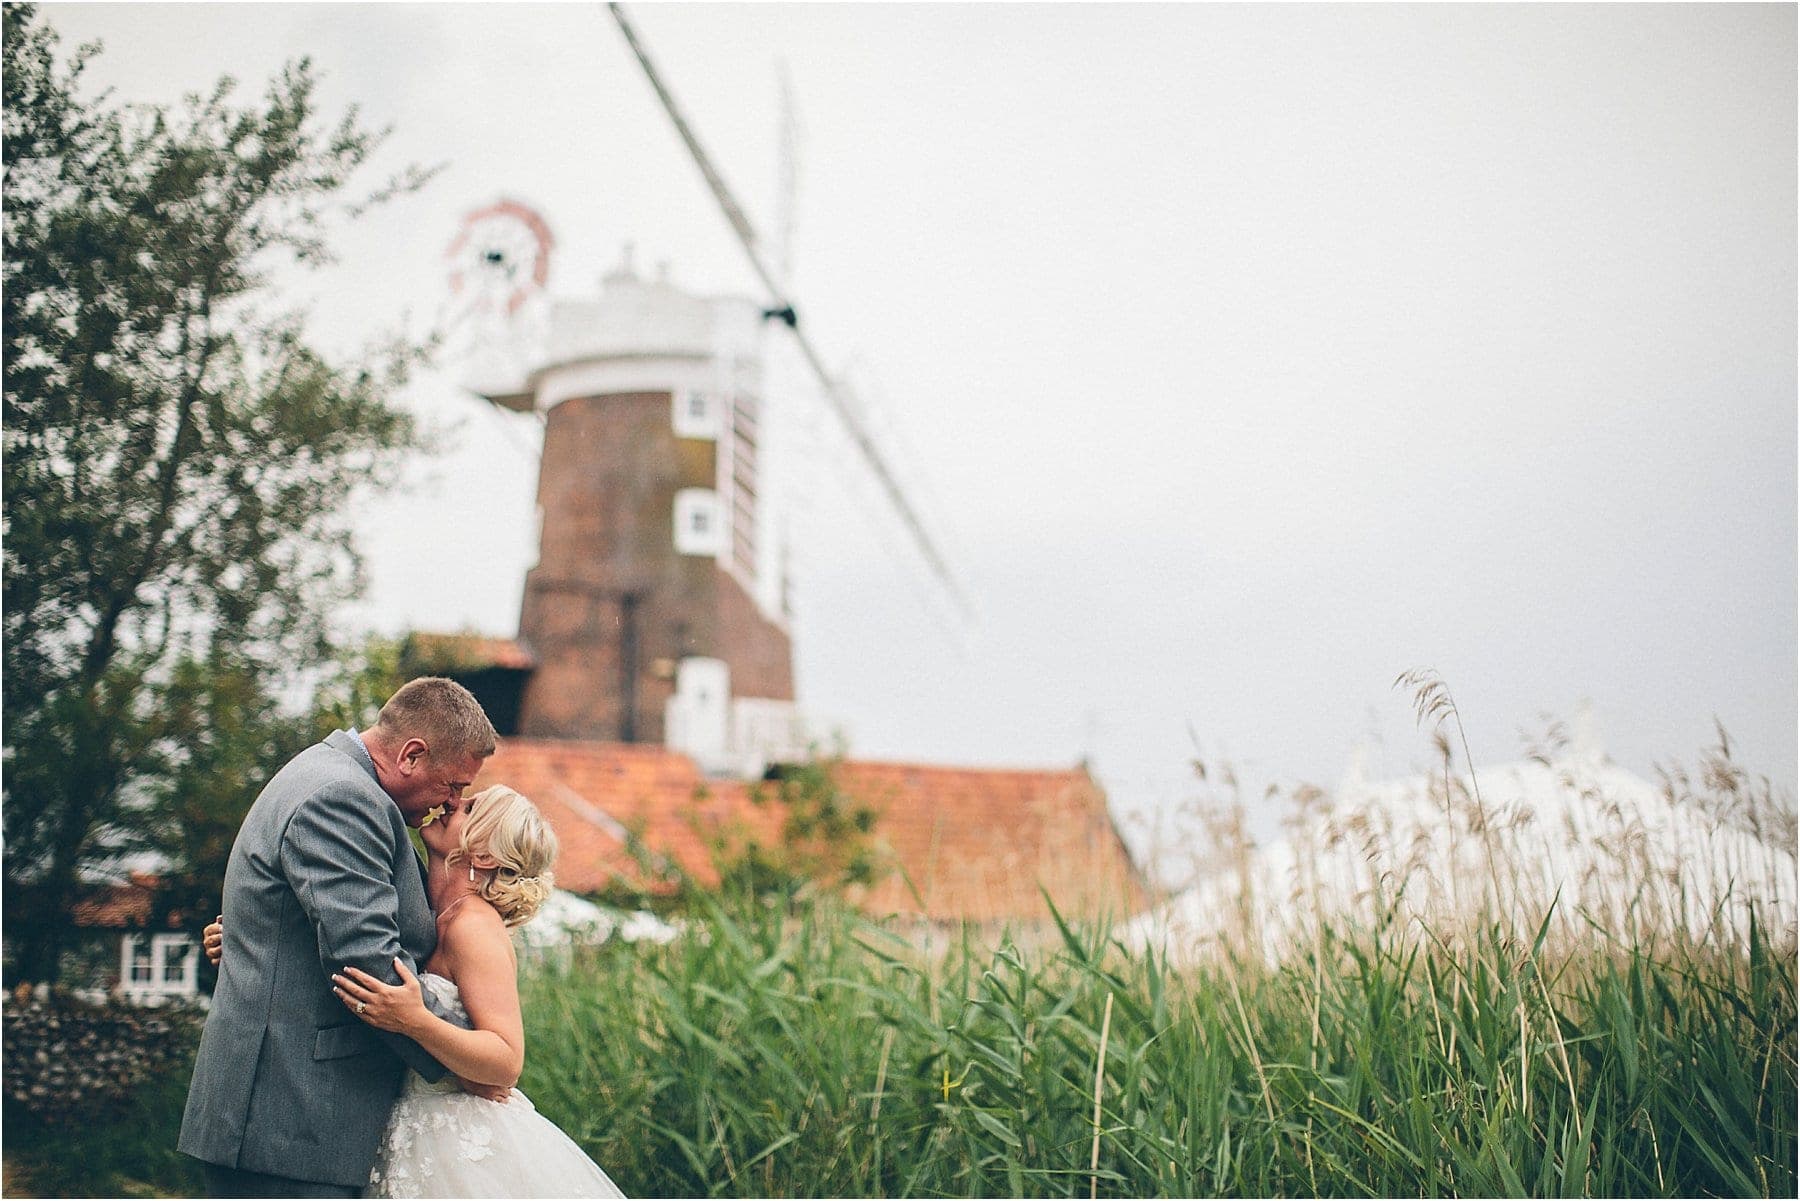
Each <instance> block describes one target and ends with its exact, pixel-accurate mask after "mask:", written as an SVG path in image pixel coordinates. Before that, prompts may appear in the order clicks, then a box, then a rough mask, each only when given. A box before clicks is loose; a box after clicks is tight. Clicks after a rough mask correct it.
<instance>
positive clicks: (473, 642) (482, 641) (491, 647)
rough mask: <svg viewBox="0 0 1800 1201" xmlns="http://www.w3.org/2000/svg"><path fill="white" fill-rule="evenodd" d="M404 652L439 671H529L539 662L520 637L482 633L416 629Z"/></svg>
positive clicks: (407, 641) (411, 660) (415, 660)
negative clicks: (488, 668) (499, 669)
mask: <svg viewBox="0 0 1800 1201" xmlns="http://www.w3.org/2000/svg"><path fill="white" fill-rule="evenodd" d="M405 655H406V658H407V660H408V662H410V663H412V664H414V665H416V666H418V667H420V668H428V669H431V670H436V671H474V670H476V669H478V668H484V667H504V668H507V669H508V670H511V671H530V670H531V669H532V668H534V667H536V666H537V660H536V659H534V658H532V657H531V652H530V651H528V650H526V649H525V647H524V646H523V645H521V644H520V643H519V642H518V641H517V640H515V639H512V638H489V637H487V636H485V635H482V634H420V633H415V634H412V635H409V636H408V637H407V640H406V648H405Z"/></svg>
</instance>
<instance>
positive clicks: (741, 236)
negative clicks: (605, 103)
mask: <svg viewBox="0 0 1800 1201" xmlns="http://www.w3.org/2000/svg"><path fill="white" fill-rule="evenodd" d="M606 7H607V9H608V10H609V11H610V12H611V13H612V15H613V20H614V21H616V22H617V23H618V26H619V32H620V33H622V34H624V35H625V41H626V44H627V45H629V46H630V47H631V53H632V54H633V56H635V57H636V59H637V61H638V66H640V67H642V68H643V71H644V77H645V78H646V79H647V80H649V81H650V87H651V89H652V90H653V91H655V93H656V98H657V100H659V101H660V102H661V103H662V106H663V111H664V112H666V113H667V114H668V115H669V120H670V122H671V123H672V124H673V125H674V126H675V132H676V133H677V134H679V135H680V136H681V140H682V142H683V143H684V144H685V145H686V146H687V149H688V154H689V155H690V156H691V157H692V158H693V160H694V165H695V166H696V167H698V168H699V169H700V174H701V176H702V177H703V178H704V179H705V180H706V186H707V187H708V188H709V189H711V191H712V194H713V199H715V200H717V201H718V202H719V209H720V211H722V212H723V213H724V214H725V220H726V221H727V222H728V223H729V224H730V225H731V228H732V232H733V233H735V234H736V235H737V239H738V244H739V245H741V246H742V247H743V248H744V254H745V255H746V256H748V257H749V259H750V266H751V268H752V269H753V270H755V272H756V275H757V278H758V279H760V280H761V281H762V284H763V287H764V288H765V289H767V291H768V294H769V307H768V310H767V312H768V314H769V315H770V316H772V317H777V318H779V319H780V320H781V321H782V322H783V323H784V324H785V325H786V326H787V327H788V329H789V330H790V331H791V332H792V333H793V336H794V342H795V345H797V346H798V347H799V348H800V353H801V355H802V356H803V357H804V358H805V359H806V362H807V365H808V366H809V367H811V368H812V372H813V375H814V376H815V377H817V379H818V381H819V386H820V388H822V389H823V390H824V393H825V397H826V399H827V400H829V401H830V402H831V407H832V409H833V410H834V411H835V412H836V413H837V416H838V420H839V421H840V422H842V423H843V426H844V430H845V432H847V433H848V434H849V435H850V440H851V442H852V443H854V444H855V446H856V449H857V450H858V451H859V452H860V453H861V454H862V458H863V462H864V464H865V465H866V466H867V467H868V468H869V471H870V473H871V474H873V475H874V476H875V478H876V480H877V481H878V482H879V483H880V484H881V487H882V491H883V492H885V493H886V494H887V499H888V502H889V503H890V504H892V505H893V506H894V511H895V512H896V513H897V514H899V517H900V520H901V522H902V523H903V524H904V525H905V526H906V528H907V531H908V532H909V533H910V534H911V535H912V541H913V545H914V547H915V548H916V549H917V550H918V552H919V554H920V555H921V556H922V557H923V558H924V560H925V562H926V564H927V566H929V567H930V568H931V570H932V573H933V574H934V575H936V576H937V579H938V582H939V583H940V584H941V585H943V588H944V590H945V591H946V592H947V593H949V595H950V597H951V599H952V600H953V601H955V603H956V605H957V607H958V608H959V609H961V610H962V612H963V614H964V615H965V616H967V615H968V614H969V612H970V610H969V603H968V600H967V599H966V598H965V597H964V596H963V593H962V589H961V588H959V587H958V586H957V583H956V579H955V576H954V575H953V574H952V573H951V571H950V567H949V565H948V564H947V563H946V562H945V561H944V557H943V555H942V554H940V553H939V552H938V549H937V545H936V544H935V543H934V542H933V541H932V540H931V536H930V535H929V534H927V533H926V532H925V525H924V522H922V521H921V520H920V519H919V515H918V514H917V513H916V512H915V511H914V510H913V507H912V504H911V503H910V502H909V501H908V500H907V499H906V495H905V493H903V492H902V491H901V490H900V485H899V483H898V482H897V481H896V480H895V479H894V475H893V472H892V471H890V470H889V468H888V465H887V461H886V460H885V459H884V458H882V456H881V452H880V451H879V450H878V449H877V448H876V446H875V442H874V439H873V438H871V437H870V435H869V430H868V427H867V426H866V425H865V424H864V422H863V420H862V417H861V415H860V414H859V412H858V411H857V409H856V407H855V405H854V403H853V402H852V401H851V399H850V397H849V395H848V393H847V390H846V389H845V387H844V385H843V383H842V381H840V380H839V379H838V378H837V377H836V376H834V375H832V373H831V372H829V371H827V370H826V369H825V363H824V361H823V360H822V359H821V358H820V357H819V352H818V351H817V350H816V349H815V348H814V347H813V344H812V340H811V339H810V338H808V337H807V336H806V334H805V333H803V332H802V331H801V329H800V325H799V318H798V316H797V315H796V313H795V307H794V302H793V298H792V296H790V295H789V293H788V290H787V287H786V281H785V279H784V278H783V277H782V276H779V275H777V274H776V272H775V270H774V269H773V268H772V267H771V265H770V264H769V262H768V260H767V259H766V258H765V257H764V255H763V252H762V250H761V249H760V248H759V246H758V244H757V237H756V230H755V229H754V228H753V227H752V226H751V224H750V218H749V217H748V216H746V215H745V213H744V209H743V206H742V205H740V204H738V202H737V198H736V197H735V196H733V195H732V193H731V188H730V187H729V186H728V185H727V184H726V182H725V179H724V177H723V176H721V175H720V174H719V172H718V169H717V168H716V167H714V166H713V163H712V159H710V158H709V157H708V156H707V153H706V150H705V148H704V147H702V146H701V145H700V139H699V137H698V136H697V135H696V134H695V133H694V131H693V128H692V126H690V125H689V124H688V121H687V118H686V117H685V116H683V115H682V112H681V107H680V105H678V104H677V103H676V102H675V97H674V96H673V95H672V94H671V93H670V91H669V89H668V87H667V85H665V84H664V83H663V80H662V77H661V76H660V75H658V74H657V72H656V67H655V66H654V65H653V64H652V63H651V62H650V55H649V53H648V52H647V51H645V49H644V46H643V43H642V42H640V41H639V40H638V36H637V32H636V31H635V30H634V29H633V28H632V27H631V22H630V21H628V20H627V19H626V17H625V10H624V9H623V8H621V7H620V6H619V5H618V4H617V3H609V4H607V6H606Z"/></svg>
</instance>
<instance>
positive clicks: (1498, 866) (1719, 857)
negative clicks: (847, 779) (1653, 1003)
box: [1121, 753, 1796, 959]
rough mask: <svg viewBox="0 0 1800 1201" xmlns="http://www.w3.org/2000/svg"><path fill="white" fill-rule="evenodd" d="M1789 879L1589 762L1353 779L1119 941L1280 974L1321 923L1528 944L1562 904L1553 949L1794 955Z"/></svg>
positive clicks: (1682, 806)
mask: <svg viewBox="0 0 1800 1201" xmlns="http://www.w3.org/2000/svg"><path fill="white" fill-rule="evenodd" d="M1477 788H1478V789H1479V800H1478V799H1477ZM1788 828H1789V829H1791V826H1790V827H1788ZM1795 875H1796V865H1795V858H1794V847H1793V846H1792V845H1791V839H1790V838H1789V837H1787V836H1784V835H1783V834H1781V833H1780V832H1778V831H1775V830H1764V831H1760V832H1759V831H1757V830H1755V829H1753V828H1751V825H1750V824H1749V823H1748V822H1747V821H1745V820H1743V818H1742V816H1741V815H1740V816H1738V817H1730V816H1727V815H1723V814H1719V813H1716V812H1710V811H1708V810H1707V809H1706V808H1705V807H1703V806H1702V805H1700V804H1698V803H1695V802H1694V801H1693V800H1692V799H1691V798H1687V797H1675V796H1672V795H1671V794H1670V792H1669V791H1665V790H1663V789H1659V788H1658V787H1656V786H1655V785H1653V784H1651V783H1650V782H1649V781H1647V780H1645V779H1643V778H1642V777H1641V776H1637V775H1635V774H1633V773H1631V772H1629V771H1627V770H1625V769H1624V768H1621V767H1618V766H1616V765H1614V764H1611V763H1608V762H1606V761H1605V759H1604V758H1603V757H1602V756H1600V755H1598V754H1594V753H1588V754H1576V755H1571V756H1568V757H1566V758H1563V759H1560V760H1556V761H1538V760H1531V761H1527V762H1521V763H1512V764H1506V765H1501V766H1495V767H1484V768H1480V769H1478V770H1477V772H1476V773H1475V776H1474V778H1473V780H1471V778H1470V777H1469V776H1466V775H1465V776H1462V777H1460V778H1456V777H1452V778H1450V779H1449V780H1448V781H1447V780H1446V778H1445V777H1444V776H1441V775H1439V776H1435V777H1433V776H1425V775H1421V776H1414V777H1411V778H1408V779H1400V780H1390V781H1382V782H1375V783H1369V782H1364V781H1362V780H1360V779H1358V778H1356V777H1355V776H1354V774H1353V777H1352V778H1351V779H1350V780H1347V781H1346V782H1345V783H1344V784H1343V785H1341V786H1340V788H1339V791H1338V794H1337V795H1336V796H1335V797H1329V796H1327V797H1323V798H1322V803H1321V804H1320V805H1319V806H1317V807H1316V808H1315V809H1314V810H1313V811H1312V812H1311V813H1310V814H1309V815H1308V816H1307V817H1305V818H1304V819H1303V820H1301V821H1299V822H1297V823H1295V825H1294V827H1293V828H1292V829H1290V831H1289V832H1288V834H1287V835H1286V836H1284V837H1282V838H1279V839H1277V840H1275V841H1273V842H1271V843H1269V844H1268V845H1266V846H1263V847H1259V848H1255V849H1253V850H1251V851H1250V852H1249V854H1248V855H1246V856H1245V857H1244V860H1243V863H1242V864H1241V865H1240V866H1239V867H1236V868H1230V869H1227V870H1225V871H1222V872H1220V873H1218V874H1215V875H1214V876H1212V877H1211V878H1209V879H1207V880H1206V881H1203V882H1202V883H1201V884H1199V885H1197V886H1195V887H1193V888H1191V889H1189V890H1187V891H1186V892H1183V893H1181V894H1180V895H1178V896H1176V897H1175V898H1174V899H1173V900H1171V901H1169V902H1168V903H1166V904H1165V905H1163V906H1161V907H1160V908H1158V909H1155V910H1153V911H1151V912H1149V913H1146V914H1143V915H1141V916H1139V917H1138V918H1136V919H1134V920H1132V921H1131V922H1128V923H1127V924H1126V925H1125V926H1124V927H1123V928H1122V929H1121V937H1122V938H1123V940H1124V941H1125V942H1126V943H1127V944H1128V945H1130V946H1133V947H1139V948H1141V947H1144V946H1146V945H1148V946H1156V947H1159V948H1164V949H1166V950H1167V951H1168V952H1169V954H1170V955H1171V956H1173V957H1175V958H1191V957H1194V956H1196V955H1200V954H1204V953H1205V952H1206V951H1207V950H1208V949H1210V948H1217V947H1220V946H1223V945H1236V946H1240V947H1248V948H1252V949H1260V950H1261V951H1262V953H1263V954H1264V955H1265V956H1267V957H1269V958H1270V959H1275V958H1277V957H1279V956H1280V954H1281V952H1282V950H1283V948H1284V947H1285V946H1288V945H1291V944H1292V943H1293V942H1294V941H1295V940H1296V939H1299V938H1302V937H1305V936H1306V935H1307V934H1308V933H1309V932H1310V931H1311V930H1312V929H1313V928H1314V922H1315V920H1317V919H1320V918H1322V919H1323V920H1325V921H1326V922H1331V923H1336V924H1340V925H1341V924H1344V923H1346V922H1348V923H1361V924H1367V923H1368V922H1371V921H1373V920H1374V919H1375V918H1376V917H1377V916H1378V915H1380V914H1382V913H1384V912H1392V913H1396V914H1398V915H1399V916H1401V917H1402V918H1404V919H1405V920H1406V921H1407V922H1408V923H1419V924H1422V925H1424V926H1425V927H1427V928H1429V929H1431V930H1433V931H1437V932H1440V933H1447V932H1449V931H1451V930H1453V929H1456V928H1457V927H1458V926H1459V925H1462V924H1465V923H1466V922H1467V921H1469V920H1471V919H1474V918H1479V917H1480V916H1481V915H1483V914H1486V915H1489V917H1490V918H1498V919H1500V920H1502V921H1505V922H1509V923H1510V924H1511V925H1512V927H1513V929H1514V932H1515V933H1517V934H1518V935H1520V936H1522V937H1524V938H1527V939H1528V938H1530V937H1531V936H1532V935H1533V934H1535V933H1536V931H1537V928H1538V926H1539V924H1540V923H1541V922H1542V921H1543V919H1544V917H1545V915H1546V914H1548V913H1550V912H1551V907H1552V903H1553V902H1554V905H1555V916H1554V918H1553V921H1552V928H1553V930H1554V931H1555V933H1556V934H1557V935H1559V936H1569V935H1577V934H1596V935H1601V934H1611V935H1613V936H1616V937H1617V938H1619V939H1620V940H1621V941H1623V942H1627V943H1633V942H1637V941H1639V940H1640V939H1641V938H1643V937H1645V936H1650V935H1655V934H1667V933H1673V932H1676V931H1683V932H1685V933H1686V935H1688V936H1689V937H1692V938H1694V939H1698V940H1705V941H1711V942H1715V943H1727V942H1732V941H1737V940H1741V939H1743V938H1745V937H1747V935H1748V932H1749V928H1750V922H1751V918H1752V914H1753V913H1754V916H1755V920H1756V922H1757V923H1758V924H1759V926H1760V927H1761V929H1762V931H1763V933H1764V934H1765V935H1767V936H1769V937H1772V938H1780V939H1785V940H1788V941H1789V942H1790V943H1791V941H1792V940H1793V938H1794V933H1795V892H1796V886H1795Z"/></svg>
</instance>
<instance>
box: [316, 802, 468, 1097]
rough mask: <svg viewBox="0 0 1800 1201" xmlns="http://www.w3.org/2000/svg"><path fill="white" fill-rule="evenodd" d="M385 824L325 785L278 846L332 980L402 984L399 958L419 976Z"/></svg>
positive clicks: (395, 1046)
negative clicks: (363, 975) (356, 972)
mask: <svg viewBox="0 0 1800 1201" xmlns="http://www.w3.org/2000/svg"><path fill="white" fill-rule="evenodd" d="M384 817H385V815H383V814H381V813H379V812H377V811H374V809H373V808H372V806H371V805H370V804H369V799H368V797H367V796H366V795H364V794H362V793H360V792H359V791H358V790H357V789H355V788H353V787H350V786H346V785H327V786H326V787H324V788H322V789H320V790H319V791H318V792H316V793H314V794H313V795H312V796H311V797H309V798H308V799H307V800H306V801H305V802H304V803H303V804H301V805H300V806H299V808H298V809H296V810H295V812H294V815H293V817H292V818H291V819H290V820H289V821H288V826H287V832H286V836H285V837H283V838H282V840H281V869H282V872H283V873H284V874H285V875H286V876H287V879H288V883H289V885H290V886H292V888H293V890H294V895H295V896H296V897H298V898H299V899H300V907H301V908H302V909H303V910H304V911H305V912H306V916H307V917H308V918H309V919H310V920H311V921H312V924H313V929H314V930H315V932H316V933H317V934H318V938H319V966H320V967H321V968H322V969H324V971H325V974H326V976H327V977H328V978H329V977H330V976H331V974H332V973H334V972H339V971H342V970H343V969H344V968H345V967H358V968H361V969H362V970H363V971H365V972H368V973H369V974H370V975H371V976H375V977H378V978H379V979H381V980H385V981H386V982H387V983H389V984H398V983H400V976H399V974H398V973H397V972H395V971H394V960H395V958H396V957H398V958H400V959H402V960H403V961H404V962H405V963H406V966H407V968H408V970H410V971H412V972H413V973H414V974H415V975H417V974H418V965H417V964H416V963H414V962H413V961H412V958H411V956H409V955H407V954H406V952H405V950H404V949H403V948H402V947H401V945H400V917H399V914H400V896H399V894H398V893H397V892H396V891H395V889H394V879H393V872H394V864H393V859H392V855H393V846H394V841H393V837H394V836H393V830H392V829H391V828H390V827H389V825H388V823H387V822H386V821H385V820H384ZM409 853H410V851H409ZM429 1003H430V1002H429V998H428V999H427V1004H429ZM440 1016H442V1015H440ZM371 1030H373V1032H374V1033H375V1034H376V1035H377V1036H378V1037H379V1038H380V1039H381V1040H382V1041H383V1042H385V1043H386V1044H387V1046H388V1047H389V1048H390V1049H391V1050H392V1051H393V1052H394V1053H395V1054H396V1055H398V1056H399V1057H400V1058H401V1059H402V1060H404V1061H405V1062H406V1064H407V1066H408V1067H410V1068H412V1069H413V1070H414V1071H416V1072H418V1073H419V1075H421V1076H423V1077H424V1078H425V1079H427V1080H438V1079H441V1078H442V1077H443V1075H444V1072H445V1068H444V1065H443V1064H441V1063H439V1062H438V1061H437V1060H435V1059H433V1058H432V1057H431V1056H430V1055H429V1054H428V1053H427V1052H426V1051H425V1049H424V1048H423V1047H421V1046H419V1044H418V1043H416V1042H414V1041H413V1040H412V1039H410V1038H407V1037H406V1036H405V1035H401V1034H395V1033H393V1032H392V1031H388V1030H374V1028H373V1027H371Z"/></svg>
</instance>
